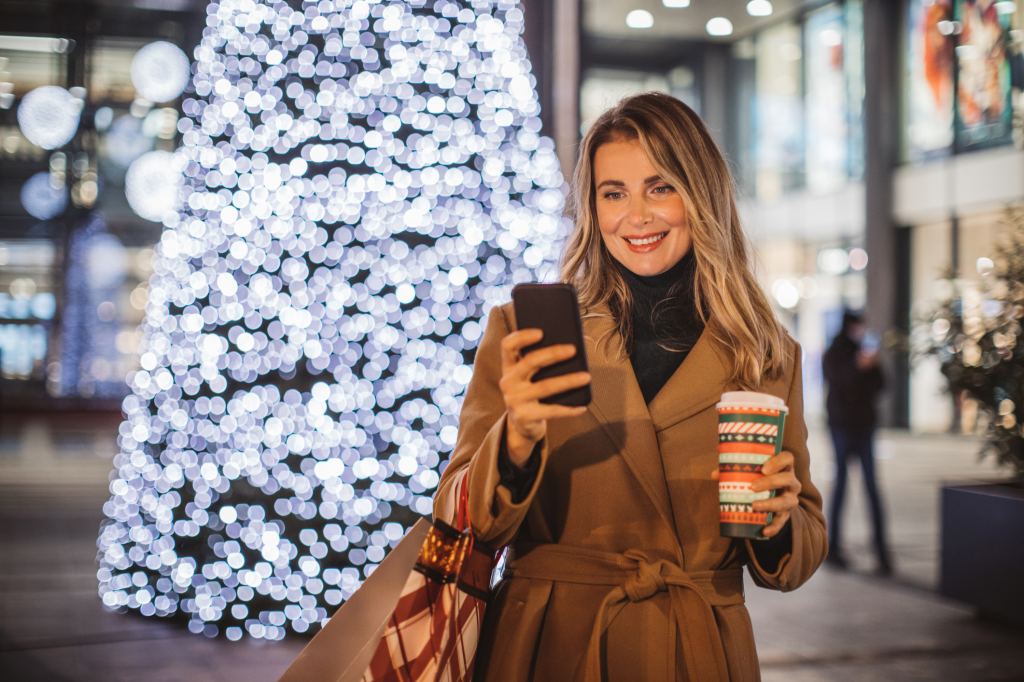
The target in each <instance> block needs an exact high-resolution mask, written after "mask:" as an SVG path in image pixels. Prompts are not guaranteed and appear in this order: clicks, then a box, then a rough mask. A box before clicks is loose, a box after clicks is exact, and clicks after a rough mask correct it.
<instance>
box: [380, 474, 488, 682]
mask: <svg viewBox="0 0 1024 682" xmlns="http://www.w3.org/2000/svg"><path fill="white" fill-rule="evenodd" d="M467 478H468V477H467V476H465V475H463V476H462V478H461V480H459V481H458V483H457V485H458V486H459V496H458V509H457V513H456V519H455V523H456V526H457V527H458V529H456V528H453V527H452V526H449V525H448V524H446V523H444V522H442V521H439V520H435V521H434V525H433V527H432V528H431V530H430V533H429V534H428V535H427V538H426V540H425V541H424V543H423V546H422V548H421V549H420V557H419V560H418V561H417V562H416V568H415V570H413V571H412V572H411V573H410V574H409V578H408V579H407V580H406V583H405V587H404V588H403V590H402V596H401V598H400V599H399V601H398V605H397V606H396V607H395V610H394V611H393V612H392V614H391V619H390V620H389V621H388V624H387V627H385V629H384V633H383V635H382V636H381V639H380V642H379V643H378V645H377V649H376V651H375V652H374V655H373V659H372V660H371V662H370V665H369V667H368V668H367V670H366V672H365V673H364V674H363V678H362V679H363V682H468V681H469V680H471V679H472V677H473V662H474V660H475V657H476V647H477V643H478V641H479V638H480V629H481V627H482V626H483V617H484V608H485V607H486V604H487V598H488V596H489V592H490V576H491V570H492V569H493V568H494V563H495V558H496V556H495V552H493V551H491V550H490V548H488V547H485V546H483V545H481V544H479V543H474V541H473V536H472V531H471V529H470V526H469V519H468V512H467V510H468V507H469V505H468V502H469V500H468V494H469V493H468V488H467V483H468V481H467Z"/></svg>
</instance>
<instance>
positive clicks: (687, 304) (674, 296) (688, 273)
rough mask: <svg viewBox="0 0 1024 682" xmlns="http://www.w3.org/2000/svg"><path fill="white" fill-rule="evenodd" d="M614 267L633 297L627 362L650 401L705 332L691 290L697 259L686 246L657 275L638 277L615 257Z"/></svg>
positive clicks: (692, 289) (641, 389) (645, 397)
mask: <svg viewBox="0 0 1024 682" xmlns="http://www.w3.org/2000/svg"><path fill="white" fill-rule="evenodd" d="M616 266H617V267H618V269H619V272H620V273H621V274H622V277H623V279H624V280H625V281H626V285H627V286H628V287H629V291H630V293H631V294H632V296H633V309H632V312H631V318H632V322H633V334H632V336H633V338H632V343H631V344H629V345H628V347H627V350H628V352H629V360H630V363H631V364H632V365H633V373H634V374H635V375H636V380H637V383H638V384H640V391H641V393H643V396H644V401H646V402H647V403H650V402H651V400H652V399H653V398H654V396H655V395H657V393H658V391H659V390H660V389H661V387H662V386H664V385H665V382H667V381H668V379H669V377H671V376H672V374H673V372H675V371H676V369H678V368H679V365H681V364H682V362H683V360H685V359H686V356H687V354H689V352H690V350H691V349H692V348H693V346H694V345H695V344H696V343H697V339H699V338H700V335H701V333H702V332H703V331H704V323H703V322H701V320H700V316H699V315H698V314H697V305H696V298H695V292H694V276H695V274H696V271H697V261H696V259H695V258H694V256H693V249H690V250H689V251H687V253H686V255H684V256H683V257H682V258H681V259H680V260H679V262H678V263H676V264H675V265H673V266H672V267H671V268H669V269H668V270H666V271H665V272H663V273H661V274H658V275H649V276H643V275H637V274H636V273H634V272H633V271H632V270H630V269H629V268H627V267H625V266H624V265H622V264H621V263H619V262H618V261H616ZM660 344H665V345H668V346H669V347H670V348H672V350H667V349H666V348H664V347H662V345H660Z"/></svg>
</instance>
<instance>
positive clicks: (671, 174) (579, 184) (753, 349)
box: [561, 92, 787, 389]
mask: <svg viewBox="0 0 1024 682" xmlns="http://www.w3.org/2000/svg"><path fill="white" fill-rule="evenodd" d="M618 139H633V140H637V141H639V143H640V145H641V146H642V147H643V150H644V152H645V153H646V154H647V157H648V158H649V159H650V160H651V163H652V164H653V165H654V167H655V168H656V169H657V170H658V173H659V174H660V175H661V178H662V180H664V181H665V182H666V183H668V184H670V185H672V187H673V188H675V190H676V191H677V192H679V193H680V194H681V195H682V197H683V200H684V202H685V204H686V208H687V214H688V220H689V226H690V234H691V236H692V245H691V247H690V248H691V249H693V252H694V259H695V261H696V274H695V276H694V288H695V292H694V293H695V299H696V306H697V314H698V315H699V316H700V319H701V320H702V321H703V322H704V324H705V325H706V329H707V332H709V333H710V335H711V339H712V340H713V341H714V342H715V344H716V345H717V346H718V348H719V350H721V351H723V355H724V356H725V357H727V358H729V359H730V360H731V362H732V367H731V368H730V370H731V371H730V376H729V380H730V382H732V383H736V384H738V385H740V386H741V387H743V388H748V389H751V388H757V387H758V386H759V385H760V384H761V382H762V381H763V380H765V379H777V378H779V377H781V376H782V375H783V374H784V372H785V371H786V366H785V364H786V360H787V358H786V345H787V335H786V331H785V330H784V329H783V327H782V325H781V324H779V322H778V320H777V319H776V317H775V313H774V312H773V311H772V308H771V305H770V304H769V303H768V298H767V297H766V296H765V294H764V292H763V291H762V290H761V287H760V286H759V285H758V283H757V280H756V279H755V278H754V274H753V272H752V270H751V265H750V254H749V244H748V242H747V238H746V235H745V234H744V233H743V228H742V226H741V225H740V220H739V215H738V214H737V211H736V200H735V198H734V191H733V180H732V176H731V174H730V173H729V168H728V166H727V164H726V161H725V158H724V157H723V156H722V153H721V151H719V149H718V146H717V145H716V144H715V142H714V140H713V139H712V138H711V134H710V133H709V132H708V130H707V127H706V126H705V125H704V122H703V121H701V120H700V117H698V116H697V114H696V113H694V111H693V110H692V109H690V107H688V106H686V105H685V104H684V103H683V102H681V101H679V100H678V99H676V98H674V97H671V96H669V95H665V94H662V93H657V92H648V93H643V94H640V95H634V96H632V97H627V98H625V99H623V100H622V101H620V102H619V103H618V104H617V105H616V106H615V107H613V108H611V109H609V110H608V111H606V112H605V113H604V114H602V115H601V117H600V118H598V119H597V121H596V122H595V123H594V124H593V126H592V127H591V128H590V130H589V131H588V132H587V134H586V136H584V138H583V141H582V143H581V144H580V149H579V158H578V159H577V162H576V170H575V173H574V174H573V197H572V204H571V209H572V211H573V214H574V215H573V217H574V222H575V227H574V229H573V231H572V234H571V235H570V236H569V239H568V242H567V243H566V248H565V253H564V254H563V258H562V266H561V279H562V281H564V282H569V283H571V284H573V285H574V286H575V287H576V290H577V293H578V294H579V300H580V307H581V308H582V309H583V310H584V311H585V312H584V316H585V317H586V316H590V317H593V316H595V315H596V313H594V312H593V309H594V308H595V307H596V306H599V305H602V304H605V305H608V307H609V309H610V310H611V311H612V314H613V315H614V317H615V318H616V328H617V329H618V331H619V332H620V334H621V336H622V338H623V339H624V340H626V342H627V345H628V344H629V342H630V341H631V339H632V315H631V311H632V306H633V300H632V297H631V295H630V291H629V287H628V286H627V285H626V282H625V281H624V280H623V278H622V275H621V274H620V273H619V272H618V269H617V268H616V267H615V263H614V261H613V258H612V255H611V254H610V253H609V252H608V249H607V248H606V247H605V245H604V242H603V241H602V239H601V232H600V229H599V228H598V225H597V217H596V197H595V194H596V192H595V188H594V153H595V152H596V151H597V148H598V147H600V146H601V145H602V144H605V143H606V142H610V141H612V140H618Z"/></svg>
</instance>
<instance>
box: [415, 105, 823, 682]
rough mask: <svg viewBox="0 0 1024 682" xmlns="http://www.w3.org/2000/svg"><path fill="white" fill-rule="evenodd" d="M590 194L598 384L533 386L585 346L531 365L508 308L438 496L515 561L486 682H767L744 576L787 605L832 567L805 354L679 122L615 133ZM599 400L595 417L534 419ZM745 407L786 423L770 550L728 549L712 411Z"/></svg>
mask: <svg viewBox="0 0 1024 682" xmlns="http://www.w3.org/2000/svg"><path fill="white" fill-rule="evenodd" d="M574 194H575V201H576V210H575V213H576V215H575V229H574V231H573V234H572V236H571V238H570V239H569V242H568V245H567V248H566V253H565V257H564V261H563V269H562V279H563V280H564V281H567V282H572V283H573V284H574V285H575V286H576V289H577V292H578V294H579V300H580V305H581V310H582V311H583V318H584V322H583V327H584V336H585V337H586V352H587V359H588V364H589V369H590V372H589V375H588V374H585V373H582V374H579V375H575V374H574V375H570V376H563V377H556V378H552V379H547V380H544V381H540V382H537V383H532V382H531V381H530V377H531V376H532V375H533V373H534V372H535V371H536V370H537V369H538V368H539V367H541V366H544V365H548V364H552V363H554V362H557V361H560V360H562V359H564V358H566V357H569V356H571V354H572V351H571V348H569V349H567V348H565V347H560V346H552V347H550V348H546V349H543V350H539V351H535V352H533V353H529V354H526V355H523V354H521V352H520V351H521V349H522V348H524V347H525V346H528V345H530V344H532V343H534V342H536V341H537V340H538V339H539V338H540V336H541V334H540V332H539V330H531V329H522V330H518V331H517V330H516V325H515V320H514V318H513V311H512V307H511V304H505V305H503V306H499V307H496V308H495V309H493V310H492V311H491V312H490V314H489V317H488V322H487V327H486V331H485V333H484V336H483V339H482V340H481V343H480V346H479V349H478V351H477V356H476V364H475V368H474V373H473V378H472V381H471V383H470V385H469V387H468V390H467V393H466V397H465V401H464V404H463V407H462V413H461V416H460V429H459V436H458V441H457V443H456V446H455V450H454V452H453V454H452V459H451V462H450V464H449V466H448V468H447V469H446V470H445V472H444V475H443V476H442V479H441V482H440V484H439V488H438V492H437V495H436V498H435V513H440V511H441V510H443V509H445V508H447V507H448V506H449V504H450V502H451V501H452V496H453V495H454V494H455V491H456V489H457V487H458V482H459V481H460V480H462V478H463V477H464V476H468V477H469V510H470V517H471V520H472V525H473V529H474V531H475V533H476V535H477V537H478V538H480V539H481V540H484V541H486V542H490V543H494V544H496V545H504V544H509V546H510V555H509V562H508V566H507V569H506V574H505V578H506V579H505V580H504V581H503V582H502V585H501V587H500V588H499V589H498V591H497V592H496V594H495V595H494V597H493V599H492V602H491V604H490V606H489V607H488V610H487V618H486V622H485V624H484V631H483V640H482V641H481V645H480V648H479V650H478V661H477V669H476V678H477V679H482V680H495V681H498V680H500V681H501V682H526V681H527V680H540V681H546V680H552V681H563V680H573V679H578V680H586V681H588V682H590V681H594V682H596V681H598V680H610V681H620V680H630V681H633V680H666V681H669V680H671V681H675V680H691V681H693V682H711V681H714V680H734V681H740V682H743V681H747V680H757V679H759V669H758V661H757V653H756V650H755V647H754V637H753V631H752V629H751V624H750V618H749V616H748V614H747V610H746V608H745V607H744V605H743V585H742V566H743V565H744V564H747V565H749V570H750V572H751V575H752V577H753V579H754V580H755V582H757V584H759V585H761V586H762V587H767V588H771V589H777V590H783V591H786V590H792V589H795V588H796V587H799V586H800V585H801V584H802V583H803V582H805V581H806V580H807V579H808V578H809V577H810V576H811V574H812V573H814V571H815V569H816V568H817V567H818V565H819V564H820V563H821V561H822V559H823V558H824V557H825V554H826V539H825V523H824V518H823V516H822V513H821V497H820V495H819V493H818V491H817V490H816V489H815V487H814V485H813V484H812V483H811V481H810V475H809V471H808V453H807V449H806V433H807V432H806V428H805V426H804V421H803V409H802V396H801V378H800V376H801V375H800V350H799V346H798V345H797V343H796V342H795V341H793V340H792V339H790V338H789V337H788V336H787V335H786V334H785V332H784V331H783V329H782V328H781V327H780V325H779V324H778V322H777V321H776V320H775V318H774V315H773V314H772V311H771V309H770V307H769V304H768V302H767V300H766V298H765V296H764V294H763V293H762V292H761V290H760V289H759V287H758V286H757V284H756V282H755V280H754V277H753V275H752V274H751V272H750V267H749V264H748V256H747V250H746V249H747V246H746V241H745V238H744V236H743V232H742V230H741V227H740V224H739V219H738V216H737V213H736V206H735V202H734V199H733V194H732V181H731V178H730V175H729V172H728V169H727V166H726V162H725V160H724V159H723V157H722V155H721V153H720V152H719V150H718V148H717V147H716V146H715V144H714V142H713V141H712V139H711V136H710V135H709V133H708V131H707V129H706V128H705V126H704V124H703V123H702V122H701V121H700V119H699V118H698V117H697V115H696V114H695V113H694V112H693V111H692V110H691V109H690V108H689V107H687V106H686V105H685V104H683V103H682V102H680V101H678V100H676V99H674V98H672V97H669V96H667V95H661V94H655V93H648V94H643V95H638V96H635V97H630V98H627V99H625V100H623V101H622V102H620V103H619V105H617V106H616V107H615V108H613V109H611V110H610V111H608V112H606V113H605V114H604V115H603V116H601V118H599V119H598V120H597V122H596V123H595V124H594V125H593V127H592V128H591V129H590V131H589V132H588V133H587V135H586V137H585V138H584V140H583V142H582V144H581V147H580V154H579V160H578V163H577V168H576V173H575V177H574ZM588 381H589V382H590V384H591V392H592V395H593V401H592V403H591V404H590V405H588V406H587V407H582V408H571V407H565V406H560V405H550V404H546V403H541V402H539V399H540V398H541V397H544V396H549V395H553V394H556V393H560V392H562V391H564V390H566V389H568V388H572V387H576V386H580V385H583V384H585V383H587V382H588ZM734 389H756V390H759V391H763V392H766V393H771V394H774V395H776V396H779V397H781V398H783V399H784V400H785V401H786V403H787V404H788V405H789V409H790V412H789V417H788V421H787V424H786V429H785V431H784V433H785V439H784V448H785V452H783V453H782V454H780V455H778V456H776V457H774V458H772V459H771V460H770V461H769V462H767V463H766V464H765V467H764V469H765V472H766V473H767V474H768V475H767V476H766V477H765V478H764V479H763V481H762V486H761V488H759V489H762V490H767V489H769V488H776V489H778V492H777V495H776V497H774V498H772V499H769V500H764V501H761V502H758V503H756V504H757V507H758V508H759V509H763V510H773V511H774V512H775V520H774V521H773V523H772V524H770V525H769V526H768V527H767V528H766V529H765V531H764V535H765V538H766V539H759V540H753V541H751V540H742V541H740V540H732V539H730V538H725V537H721V536H720V535H719V528H718V484H717V482H716V478H717V449H716V445H717V438H718V430H717V414H716V411H715V403H716V402H717V401H718V399H719V397H720V396H721V394H722V393H723V392H724V391H729V390H734Z"/></svg>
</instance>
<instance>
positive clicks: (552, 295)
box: [512, 284, 590, 406]
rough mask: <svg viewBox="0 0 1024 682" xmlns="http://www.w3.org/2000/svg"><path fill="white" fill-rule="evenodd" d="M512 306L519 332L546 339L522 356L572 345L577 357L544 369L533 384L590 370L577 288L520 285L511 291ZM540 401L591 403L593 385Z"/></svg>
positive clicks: (573, 403) (566, 285)
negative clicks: (527, 331)
mask: <svg viewBox="0 0 1024 682" xmlns="http://www.w3.org/2000/svg"><path fill="white" fill-rule="evenodd" d="M512 307H513V309H514V310H515V314H516V327H517V328H518V329H532V328H539V329H541V330H542V331H543V332H544V336H543V338H541V340H540V341H538V342H537V343H535V344H532V345H530V346H527V347H525V348H523V351H522V352H523V355H526V354H527V353H530V352H532V351H535V350H537V349H539V348H545V347H547V346H554V345H560V344H563V343H571V344H573V345H574V346H576V354H575V355H573V356H572V357H571V358H569V359H567V360H562V361H561V362H556V363H555V364H553V365H548V366H546V367H541V368H540V369H539V370H538V371H537V373H536V374H534V375H533V381H540V380H541V379H549V378H551V377H556V376H561V375H563V374H571V373H573V372H586V371H587V352H586V349H585V348H584V347H583V323H582V321H581V320H580V308H579V303H578V302H577V300H576V288H575V287H573V286H572V285H571V284H517V285H516V286H515V287H514V288H513V289H512ZM540 402H542V403H547V404H558V405H569V406H579V405H588V404H589V403H590V384H586V385H584V386H580V387H579V388H573V389H570V390H568V391H563V392H562V393H557V394H555V395H552V396H548V397H547V398H541V400H540Z"/></svg>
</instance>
